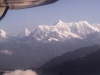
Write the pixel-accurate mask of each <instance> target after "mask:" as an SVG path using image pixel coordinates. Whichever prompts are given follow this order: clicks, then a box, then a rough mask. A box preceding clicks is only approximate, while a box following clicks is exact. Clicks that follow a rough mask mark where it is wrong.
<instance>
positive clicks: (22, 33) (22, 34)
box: [17, 28, 30, 39]
mask: <svg viewBox="0 0 100 75" xmlns="http://www.w3.org/2000/svg"><path fill="white" fill-rule="evenodd" d="M29 34H30V32H29V30H28V29H27V28H25V29H24V30H23V31H22V32H21V33H20V34H19V35H18V36H17V38H20V39H21V38H24V37H26V36H29Z"/></svg>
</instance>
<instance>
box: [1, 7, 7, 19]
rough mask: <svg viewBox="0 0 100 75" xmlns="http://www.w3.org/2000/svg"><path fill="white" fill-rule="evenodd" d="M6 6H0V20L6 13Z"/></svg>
mask: <svg viewBox="0 0 100 75" xmlns="http://www.w3.org/2000/svg"><path fill="white" fill-rule="evenodd" d="M7 10H8V7H0V20H2V19H3V17H4V16H5V14H6V13H7Z"/></svg>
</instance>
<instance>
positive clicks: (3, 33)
mask: <svg viewBox="0 0 100 75" xmlns="http://www.w3.org/2000/svg"><path fill="white" fill-rule="evenodd" d="M0 37H3V38H7V36H6V32H5V31H4V30H1V29H0Z"/></svg>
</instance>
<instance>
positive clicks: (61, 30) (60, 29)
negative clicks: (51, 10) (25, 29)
mask: <svg viewBox="0 0 100 75" xmlns="http://www.w3.org/2000/svg"><path fill="white" fill-rule="evenodd" d="M94 33H96V34H97V33H98V34H99V35H100V29H98V28H96V27H94V26H92V25H90V24H89V23H88V22H87V21H79V22H71V23H65V22H63V21H61V20H59V21H58V22H57V23H56V24H55V25H52V26H46V25H40V26H38V28H37V29H36V30H35V31H34V34H33V37H34V38H36V39H37V40H38V41H44V40H48V41H64V40H68V39H72V38H78V39H84V38H87V37H88V35H90V34H94Z"/></svg>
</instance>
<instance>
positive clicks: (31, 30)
mask: <svg viewBox="0 0 100 75" xmlns="http://www.w3.org/2000/svg"><path fill="white" fill-rule="evenodd" d="M59 21H62V20H58V21H56V22H55V23H53V24H52V25H44V24H43V25H44V26H54V25H56V24H57V23H58V22H59ZM62 22H64V21H62ZM79 22H88V21H77V22H76V23H79ZM64 23H75V22H64ZM88 23H89V22H88ZM89 24H90V23H89ZM98 24H99V23H93V24H90V25H98ZM41 25H42V24H40V25H37V27H38V26H41ZM43 25H42V26H43ZM37 27H36V28H37ZM36 28H34V29H30V28H27V27H26V28H23V29H21V30H20V31H18V32H17V31H15V33H16V34H15V33H14V35H13V31H11V30H10V31H11V32H12V33H11V34H9V30H8V31H7V30H5V29H2V28H0V29H1V30H4V31H5V32H6V33H7V34H8V35H10V36H14V37H15V36H17V35H18V34H20V33H21V32H22V31H24V30H25V29H28V31H29V32H33V31H34V30H35V29H36Z"/></svg>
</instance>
